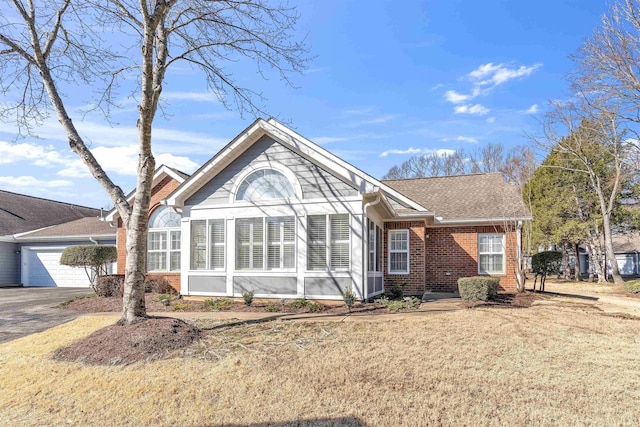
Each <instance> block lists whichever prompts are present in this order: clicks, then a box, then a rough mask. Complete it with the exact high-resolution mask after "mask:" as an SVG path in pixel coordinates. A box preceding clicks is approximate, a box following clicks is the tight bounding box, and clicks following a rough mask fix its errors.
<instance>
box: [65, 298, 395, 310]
mask: <svg viewBox="0 0 640 427" xmlns="http://www.w3.org/2000/svg"><path fill="white" fill-rule="evenodd" d="M158 299H159V298H158V295H157V294H146V295H145V304H146V308H147V312H150V313H152V312H156V313H157V312H164V311H166V312H175V311H190V312H191V311H193V312H210V311H212V310H210V309H208V308H207V307H206V306H205V305H204V304H203V303H202V301H187V300H182V299H180V300H174V301H171V304H170V305H169V306H168V307H165V306H164V304H162V303H161V302H160V301H158ZM230 301H231V302H230V303H229V304H228V305H225V306H224V307H221V308H220V310H217V311H237V312H252V313H265V312H266V310H265V308H266V307H267V306H268V305H273V304H277V305H278V311H275V312H273V314H274V315H275V314H284V313H286V314H301V313H309V312H310V310H309V309H308V308H306V307H292V306H290V305H289V304H290V303H291V302H293V301H295V300H293V299H289V300H287V301H286V304H285V306H284V307H283V306H282V305H281V304H280V302H279V301H277V302H264V301H256V302H254V303H253V304H252V305H250V306H248V305H246V304H244V303H243V302H241V301H234V300H230ZM176 304H189V307H188V308H187V309H181V310H174V307H175V306H176ZM319 306H320V307H319V310H318V311H316V312H321V313H324V314H333V315H346V314H348V313H349V309H348V308H347V307H346V305H344V304H342V303H340V304H336V305H333V304H331V305H328V304H319ZM316 307H317V306H316ZM62 308H63V309H65V310H72V311H75V312H79V313H119V312H121V311H122V297H106V298H105V297H93V298H82V299H77V300H74V301H71V302H69V303H65V305H64V306H63V307H62ZM351 312H352V313H367V312H370V313H391V311H389V310H388V309H386V308H384V307H383V306H381V305H379V304H374V303H369V304H362V303H356V304H354V305H353V307H352V308H351Z"/></svg>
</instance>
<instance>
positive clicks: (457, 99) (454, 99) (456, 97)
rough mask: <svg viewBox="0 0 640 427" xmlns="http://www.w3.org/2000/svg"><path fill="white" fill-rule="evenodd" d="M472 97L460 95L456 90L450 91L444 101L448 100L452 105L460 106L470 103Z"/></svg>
mask: <svg viewBox="0 0 640 427" xmlns="http://www.w3.org/2000/svg"><path fill="white" fill-rule="evenodd" d="M472 97H473V96H472V95H465V94H462V93H458V92H456V91H455V90H448V91H447V92H445V94H444V99H446V100H447V101H449V102H450V103H452V104H460V103H462V102H465V101H468V100H469V99H471V98H472Z"/></svg>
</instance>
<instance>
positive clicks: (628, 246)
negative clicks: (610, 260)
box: [611, 231, 640, 253]
mask: <svg viewBox="0 0 640 427" xmlns="http://www.w3.org/2000/svg"><path fill="white" fill-rule="evenodd" d="M611 240H612V241H613V251H614V252H615V253H622V252H636V251H640V232H637V231H634V232H631V233H628V234H614V235H613V236H611Z"/></svg>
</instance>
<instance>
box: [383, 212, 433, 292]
mask: <svg viewBox="0 0 640 427" xmlns="http://www.w3.org/2000/svg"><path fill="white" fill-rule="evenodd" d="M389 230H409V274H389V271H388V269H389V259H388V257H389V252H388V250H387V240H388V237H389V232H388V231H389ZM424 230H425V228H424V221H399V222H388V223H385V225H384V231H385V234H384V239H383V241H384V245H383V246H384V247H383V251H384V275H385V276H384V281H385V290H386V291H387V292H389V290H390V289H391V287H392V286H393V285H398V286H402V287H403V288H404V293H405V295H422V294H423V293H424V291H425V266H424V261H425V246H424V243H425V242H424Z"/></svg>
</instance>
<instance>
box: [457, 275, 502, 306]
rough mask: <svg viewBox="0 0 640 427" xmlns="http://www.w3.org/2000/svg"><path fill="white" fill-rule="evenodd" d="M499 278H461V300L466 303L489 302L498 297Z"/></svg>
mask: <svg viewBox="0 0 640 427" xmlns="http://www.w3.org/2000/svg"><path fill="white" fill-rule="evenodd" d="M499 284H500V279H499V278H498V277H486V276H475V277H461V278H460V279H458V289H459V291H460V298H462V299H463V300H464V301H487V300H490V299H493V298H495V297H496V296H498V285H499Z"/></svg>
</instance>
